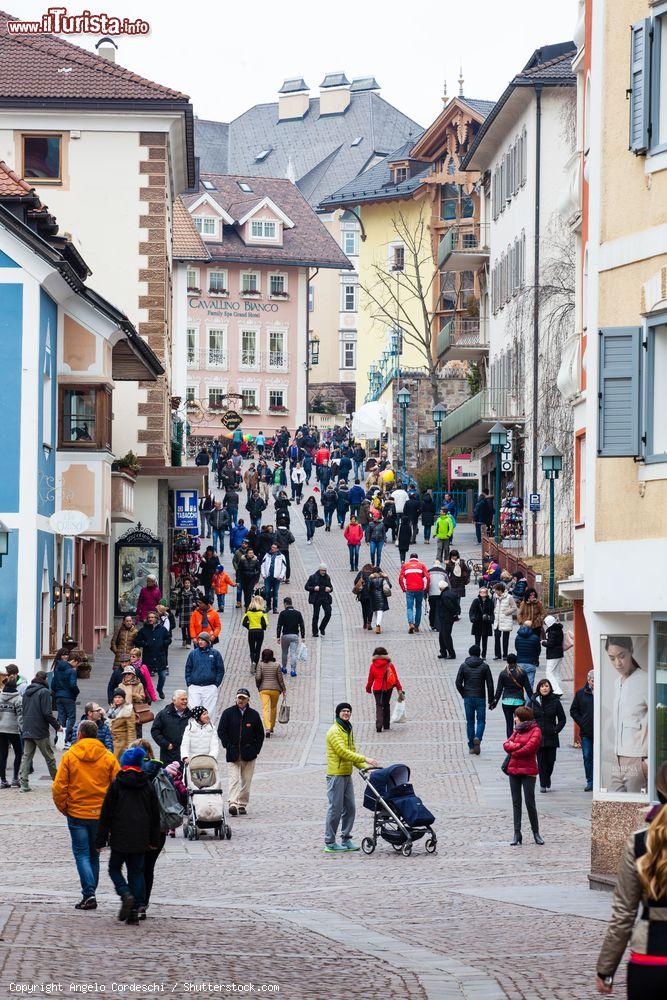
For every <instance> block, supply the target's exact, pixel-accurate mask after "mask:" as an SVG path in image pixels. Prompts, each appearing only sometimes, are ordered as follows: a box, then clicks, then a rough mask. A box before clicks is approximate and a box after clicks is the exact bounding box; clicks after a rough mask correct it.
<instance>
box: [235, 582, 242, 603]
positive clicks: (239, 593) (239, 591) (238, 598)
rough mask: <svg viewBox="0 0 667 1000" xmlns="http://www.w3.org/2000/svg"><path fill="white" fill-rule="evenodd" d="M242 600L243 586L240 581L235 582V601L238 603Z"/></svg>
mask: <svg viewBox="0 0 667 1000" xmlns="http://www.w3.org/2000/svg"><path fill="white" fill-rule="evenodd" d="M242 600H243V587H242V586H241V584H240V583H237V584H236V603H237V604H240V603H241V601H242Z"/></svg>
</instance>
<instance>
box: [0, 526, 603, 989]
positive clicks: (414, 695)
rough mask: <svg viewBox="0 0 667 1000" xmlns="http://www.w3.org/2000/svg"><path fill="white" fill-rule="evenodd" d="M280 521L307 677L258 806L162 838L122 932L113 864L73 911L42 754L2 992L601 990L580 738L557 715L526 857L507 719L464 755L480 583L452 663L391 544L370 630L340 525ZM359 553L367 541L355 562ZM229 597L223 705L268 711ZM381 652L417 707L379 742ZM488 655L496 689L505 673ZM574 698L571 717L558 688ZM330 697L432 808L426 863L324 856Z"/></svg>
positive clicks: (20, 837)
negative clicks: (556, 734)
mask: <svg viewBox="0 0 667 1000" xmlns="http://www.w3.org/2000/svg"><path fill="white" fill-rule="evenodd" d="M293 510H294V508H293ZM265 520H266V518H265ZM292 529H293V531H294V534H295V536H296V538H297V543H296V544H295V545H294V546H293V547H292V552H291V557H292V581H291V584H290V585H289V586H283V587H282V588H281V597H282V596H285V594H290V595H291V596H292V597H293V598H294V602H295V605H296V606H297V607H299V608H300V609H301V610H302V611H303V612H304V617H305V618H306V627H307V638H306V641H307V644H308V649H309V659H308V663H307V664H306V665H305V666H303V667H301V669H300V674H299V677H298V678H296V679H295V678H290V677H289V676H288V678H287V681H288V691H289V703H290V705H291V708H292V718H291V721H290V723H289V725H287V726H279V727H277V730H278V731H277V732H276V735H275V737H274V738H273V739H271V740H270V741H266V742H265V743H264V748H263V751H262V754H261V756H260V758H259V761H258V766H257V769H256V772H255V778H254V783H253V787H252V795H251V800H250V807H249V814H248V815H247V816H246V817H237V818H232V819H230V823H231V824H232V827H233V837H232V840H231V841H229V842H225V841H223V842H220V841H217V840H213V839H212V838H208V839H207V838H202V839H201V840H200V841H198V842H189V841H186V840H185V839H183V837H182V836H180V833H179V835H178V836H177V838H176V839H168V841H167V845H166V850H165V852H164V854H163V855H162V856H161V858H160V860H159V862H158V866H157V869H156V881H155V890H154V894H153V899H152V905H151V908H150V912H149V919H148V922H147V923H146V924H142V925H140V926H139V927H129V926H124V925H121V924H119V923H118V922H117V920H116V911H117V902H116V897H115V895H114V894H113V891H112V886H111V883H110V881H109V879H108V875H107V873H106V857H107V855H106V854H103V855H102V874H101V879H100V890H99V893H98V900H99V903H100V907H99V909H98V910H97V911H96V912H92V913H86V912H76V911H75V910H74V909H73V904H74V903H75V902H76V901H77V899H78V895H79V894H78V880H77V876H76V870H75V866H74V862H73V859H72V855H71V851H70V841H69V835H68V832H67V827H66V824H65V821H64V819H63V817H62V816H60V814H59V813H57V811H56V809H55V807H54V806H53V804H52V801H51V794H50V781H49V779H48V777H47V776H46V774H45V772H44V769H43V762H42V761H41V758H40V760H39V762H38V763H37V769H36V773H35V775H34V776H33V780H32V785H33V788H34V789H35V790H34V791H33V793H32V794H30V795H25V796H24V795H20V794H19V793H18V792H16V790H11V791H3V792H2V793H0V796H1V797H0V804H1V813H0V828H1V830H2V839H3V855H4V866H3V868H4V870H3V878H2V890H3V891H2V897H1V899H0V927H1V928H2V933H1V937H0V945H1V948H0V956H1V963H0V969H1V971H0V995H1V996H2V997H5V996H10V995H13V993H10V984H12V983H22V984H40V983H45V982H47V981H55V982H60V983H62V984H63V992H64V995H67V994H68V991H69V990H70V984H83V983H93V982H97V983H98V984H102V985H105V986H106V992H111V989H112V987H111V984H112V983H114V982H116V983H131V982H137V983H142V984H149V983H151V982H156V983H161V984H164V991H165V992H167V993H169V992H173V995H177V996H178V995H185V994H186V993H187V992H188V991H187V989H186V987H185V985H184V983H185V982H186V981H196V982H199V981H201V980H204V981H210V982H213V983H229V984H231V983H237V984H238V983H245V984H248V983H252V984H254V986H255V989H257V990H258V989H259V988H260V987H261V985H262V984H277V985H278V986H279V988H280V995H282V996H285V997H290V998H314V997H331V996H342V995H350V996H358V997H380V996H390V997H415V998H417V997H420V998H421V997H428V998H447V1000H449V998H454V997H457V998H458V997H461V998H464V997H465V998H471V1000H472V998H474V1000H483V998H492V997H512V998H515V997H526V998H531V1000H533V998H545V1000H546V998H549V1000H571V998H584V997H592V996H593V986H592V983H593V979H594V963H595V958H596V954H597V948H598V947H599V943H600V940H601V937H602V933H603V929H604V924H603V921H604V920H605V919H606V918H607V916H608V914H609V909H610V900H609V896H608V895H607V894H603V893H593V892H590V891H589V889H588V883H587V873H588V870H589V849H590V832H589V814H590V802H591V798H590V795H587V794H586V793H585V792H584V791H583V786H584V774H583V767H582V763H581V754H580V751H579V750H577V749H575V748H573V747H572V745H571V744H572V726H571V724H570V723H569V720H568V726H567V728H566V730H565V731H564V733H563V736H562V737H561V744H562V746H561V750H560V751H559V754H558V760H557V763H556V769H555V774H554V788H553V790H552V791H551V792H550V793H549V794H548V795H538V800H539V801H538V803H537V805H538V809H539V811H540V818H541V832H542V835H543V836H544V839H545V841H546V845H545V846H544V847H538V846H536V845H534V844H533V843H532V838H530V837H525V838H524V844H523V846H522V847H520V848H510V847H509V841H510V839H511V836H512V817H511V802H510V795H509V787H508V783H507V779H506V777H505V776H504V775H503V774H502V772H501V770H500V763H501V761H502V758H503V751H502V739H503V735H504V718H503V716H502V712H501V709H500V707H499V708H498V709H496V710H495V711H494V712H491V713H490V714H489V715H488V716H487V730H486V734H485V738H484V742H483V745H482V753H481V756H479V757H474V756H470V755H469V754H468V750H467V745H466V738H465V720H464V716H463V706H462V700H461V698H460V697H459V695H458V693H457V691H456V688H455V686H454V679H455V676H456V671H457V668H458V665H459V663H460V661H461V660H462V659H463V658H464V657H465V655H466V654H467V649H468V646H469V645H470V643H471V642H472V638H471V636H470V625H469V622H468V617H467V609H468V606H469V603H470V600H471V599H472V597H473V596H474V595H475V594H476V588H475V587H474V585H473V584H472V583H471V585H470V586H469V587H468V596H467V598H466V599H465V601H464V602H463V616H462V619H461V621H460V622H459V623H458V624H457V625H456V626H455V632H454V641H455V648H456V652H457V659H456V660H455V661H453V660H452V661H443V660H439V659H437V653H438V645H437V636H436V634H435V633H432V632H430V631H428V621H426V623H425V624H426V628H427V631H422V632H421V633H420V634H418V635H414V636H409V635H408V631H407V623H406V617H405V598H404V596H403V594H402V593H401V591H400V589H399V587H398V583H397V579H398V570H399V557H398V549H397V548H396V547H395V546H393V545H387V546H386V547H385V551H384V553H383V568H384V569H385V570H386V571H387V572H389V575H390V577H391V580H392V583H393V584H394V593H393V596H392V598H391V599H390V611H389V613H388V614H387V615H386V616H385V621H384V623H383V634H382V637H381V639H380V637H376V636H375V635H374V634H371V633H368V632H364V631H362V629H361V614H360V607H359V605H358V604H357V602H356V600H355V598H354V596H353V594H352V592H351V589H352V580H353V575H352V573H350V571H349V567H348V559H347V547H346V545H345V543H344V540H343V538H342V532H341V531H340V530H339V529H338V527H337V526H336V525H334V526H333V527H332V530H331V533H325V532H324V530H323V529H320V530H318V531H317V533H316V536H315V540H314V543H313V544H312V545H311V546H307V545H306V544H305V530H304V526H303V522H302V519H301V516H300V513H299V511H298V509H297V511H296V513H293V516H292ZM420 537H421V533H420ZM456 543H457V544H458V546H459V548H460V549H461V550H462V554H464V555H465V556H466V557H471V556H473V555H477V551H478V550H477V548H476V546H474V535H473V532H472V529H471V527H470V526H467V525H460V526H459V528H458V529H457V536H456ZM415 548H416V549H417V551H418V552H419V554H420V557H421V558H423V560H424V561H425V562H426V564H427V566H428V565H431V564H432V562H433V560H434V558H435V545H434V544H431V545H429V546H425V545H424V544H423V543H421V542H420V543H419V544H418V545H417V546H415ZM367 552H368V549H367V546H364V547H362V553H361V562H362V563H363V562H365V561H366V559H367ZM226 557H227V558H226V559H225V560H224V562H225V567H226V568H227V569H230V567H231V559H230V558H229V554H228V553H226ZM320 561H324V562H326V563H327V565H328V567H329V570H330V572H331V574H332V579H333V582H334V587H335V593H334V598H335V600H334V606H333V616H332V619H331V623H330V625H329V627H328V629H327V635H326V637H325V638H323V639H318V640H315V639H312V638H309V637H308V632H309V631H310V629H309V615H308V614H307V611H308V606H307V595H306V594H305V592H304V589H303V587H304V582H305V579H306V577H307V575H308V574H309V573H311V572H313V571H314V570H315V569H316V568H317V565H318V564H319V562H320ZM233 603H234V602H233V600H231V599H230V598H228V603H227V610H226V612H225V614H224V616H223V634H222V637H221V645H220V647H219V648H220V649H221V652H222V653H223V656H224V659H225V665H226V673H225V678H224V682H223V685H222V689H221V696H220V702H219V709H220V708H221V707H224V706H226V705H228V704H231V703H232V702H233V699H234V693H235V691H236V688H237V687H238V686H239V684H240V683H241V682H243V683H244V684H248V686H249V687H250V688H251V691H252V692H253V699H252V704H253V705H255V707H258V703H259V698H258V696H257V694H256V693H255V689H254V683H251V682H252V677H251V674H250V671H249V662H248V655H247V642H246V633H245V630H243V629H242V628H241V624H240V622H241V612H239V611H237V610H235V609H234V607H233ZM275 621H276V619H275V618H274V617H272V619H271V621H270V629H271V632H270V634H271V636H272V637H273V642H271V641H270V639H268V640H267V642H266V644H265V645H269V646H272V647H273V648H274V649H276V648H277V645H276V643H275ZM384 625H386V628H385V627H384ZM380 641H381V643H382V644H384V645H386V646H387V648H388V650H389V653H390V655H391V657H392V659H393V661H394V663H395V664H396V667H397V670H398V674H399V677H400V679H401V681H402V683H403V685H404V687H405V689H406V691H407V700H406V706H407V713H408V721H407V723H406V724H405V725H398V726H395V727H393V728H392V730H391V731H390V732H389V733H383V734H377V733H376V732H375V726H374V702H373V699H372V697H371V696H369V695H366V693H365V682H366V677H367V672H368V665H369V663H370V660H371V653H372V650H373V649H374V647H375V646H376V645H377V644H378V642H380ZM510 648H513V645H511V647H510ZM491 652H492V651H491V649H490V651H489V653H490V655H491ZM185 653H186V651H185V650H182V649H181V648H180V643H179V642H178V641H177V638H176V639H175V642H174V644H173V646H172V655H171V662H170V668H171V669H170V676H169V678H168V687H167V692H168V695H170V694H171V691H172V690H173V689H174V688H175V687H180V686H181V685H182V683H183V664H184V660H185ZM110 662H111V659H110V655H109V654H108V652H107V651H106V650H105V651H101V652H100V653H99V654H98V656H97V658H96V661H95V665H94V668H93V674H92V677H91V679H90V680H89V681H84V682H82V684H81V689H82V690H81V705H82V704H83V702H84V701H86V700H88V699H89V698H98V699H99V700H100V702H105V690H106V683H107V678H108V671H109V665H110ZM490 665H491V668H492V672H493V674H494V680H495V678H496V677H497V674H498V671H499V667H500V664H498V663H493V662H491V663H490ZM566 673H567V669H566ZM538 676H542V673H540V674H538ZM565 691H566V693H565V697H564V699H563V702H564V705H565V709H566V712H567V710H568V709H569V704H570V698H571V684H570V683H569V682H568V683H567V684H566V685H565ZM341 700H350V701H351V703H352V705H353V709H354V713H353V717H352V721H353V724H354V731H355V740H356V744H357V747H358V748H359V749H361V750H362V752H364V753H367V754H368V755H369V756H371V757H376V758H378V759H379V760H380V762H381V763H382V764H389V763H395V762H405V763H407V764H408V765H409V766H410V767H411V769H412V782H413V784H414V787H415V790H416V792H417V794H418V795H420V796H421V798H422V799H423V800H424V802H425V803H426V805H427V806H428V807H429V808H430V809H431V810H432V812H433V813H434V814H435V815H436V817H437V823H436V830H437V834H438V852H437V854H436V855H434V856H430V855H427V854H426V852H425V851H424V849H423V842H421V843H419V844H417V845H416V846H415V849H414V852H413V855H412V857H410V858H403V857H401V856H399V855H396V854H395V853H394V852H393V851H392V850H391V848H390V846H389V845H388V844H386V843H384V842H380V843H379V845H378V849H377V851H376V852H375V854H374V855H372V856H371V857H366V856H365V855H364V854H362V853H361V852H359V853H352V854H345V855H342V856H327V855H325V854H324V853H323V850H322V847H323V821H324V814H325V809H326V795H325V785H324V774H325V768H324V762H325V747H324V737H325V733H326V730H327V728H328V727H329V726H330V725H331V722H332V719H333V708H334V706H335V704H336V703H337V702H338V701H341ZM79 714H80V713H79ZM146 735H147V734H146ZM58 755H60V751H58ZM355 785H356V793H357V820H356V825H355V839H356V840H357V841H359V840H361V838H362V837H363V836H364V835H365V834H366V833H367V832H368V831H369V829H370V825H371V820H370V813H368V812H366V811H365V810H363V808H362V806H361V800H362V782H361V779H360V778H358V777H355ZM524 825H525V827H526V828H527V825H528V824H527V822H526V823H525V824H524ZM137 936H140V937H141V939H142V943H141V944H140V945H138V944H137V943H133V944H132V947H131V949H130V948H127V949H126V947H125V943H126V942H127V941H128V939H129V938H130V937H132V938H134V939H136V938H137ZM619 988H620V984H619ZM100 991H101V990H100ZM144 995H156V996H157V995H159V993H158V991H152V992H151V991H148V992H145V993H144ZM203 995H205V994H203Z"/></svg>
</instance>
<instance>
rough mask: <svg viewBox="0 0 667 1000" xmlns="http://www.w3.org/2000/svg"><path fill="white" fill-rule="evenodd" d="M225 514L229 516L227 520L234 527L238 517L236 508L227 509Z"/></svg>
mask: <svg viewBox="0 0 667 1000" xmlns="http://www.w3.org/2000/svg"><path fill="white" fill-rule="evenodd" d="M227 513H228V514H229V520H230V521H231V522H232V524H233V525H236V523H237V521H238V517H239V509H238V507H228V508H227Z"/></svg>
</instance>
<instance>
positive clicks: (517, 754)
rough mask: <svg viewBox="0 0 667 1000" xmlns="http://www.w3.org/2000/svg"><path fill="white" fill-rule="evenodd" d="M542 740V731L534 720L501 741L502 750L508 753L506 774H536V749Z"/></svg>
mask: <svg viewBox="0 0 667 1000" xmlns="http://www.w3.org/2000/svg"><path fill="white" fill-rule="evenodd" d="M541 742H542V732H541V730H540V727H539V726H538V725H537V723H536V722H532V723H531V724H530V726H529V727H528V729H524V730H523V732H520V733H517V731H516V730H514V732H513V733H512V735H511V736H510V738H509V739H508V740H505V742H504V743H503V750H504V751H505V753H508V754H509V755H510V762H509V766H508V768H507V773H508V774H537V751H538V750H539V749H540V743H541Z"/></svg>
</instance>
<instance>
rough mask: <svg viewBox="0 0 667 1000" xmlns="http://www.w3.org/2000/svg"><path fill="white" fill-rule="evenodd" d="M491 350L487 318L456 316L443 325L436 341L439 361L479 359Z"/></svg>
mask: <svg viewBox="0 0 667 1000" xmlns="http://www.w3.org/2000/svg"><path fill="white" fill-rule="evenodd" d="M488 351H489V325H488V320H486V319H479V318H477V319H465V318H464V317H462V316H455V317H452V319H450V320H449V322H448V323H447V324H446V325H445V326H443V328H442V330H441V331H440V333H439V334H438V336H437V338H436V342H435V353H436V357H437V358H438V360H439V361H442V363H443V364H445V363H446V362H448V361H479V360H480V358H483V357H486V355H487V354H488Z"/></svg>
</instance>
